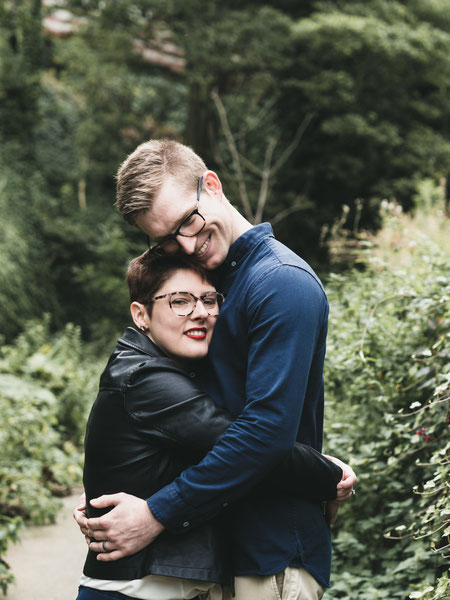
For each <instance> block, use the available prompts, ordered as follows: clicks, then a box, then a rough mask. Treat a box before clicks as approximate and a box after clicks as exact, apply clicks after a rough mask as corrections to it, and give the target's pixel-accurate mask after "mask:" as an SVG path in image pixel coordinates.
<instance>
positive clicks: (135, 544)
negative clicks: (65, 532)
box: [74, 492, 165, 562]
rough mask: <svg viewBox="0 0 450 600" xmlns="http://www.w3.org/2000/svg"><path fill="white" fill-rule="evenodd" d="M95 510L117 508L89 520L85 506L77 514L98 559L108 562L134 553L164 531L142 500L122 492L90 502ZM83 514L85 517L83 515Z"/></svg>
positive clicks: (77, 518)
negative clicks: (83, 509)
mask: <svg viewBox="0 0 450 600" xmlns="http://www.w3.org/2000/svg"><path fill="white" fill-rule="evenodd" d="M91 505H92V506H94V507H95V508H106V507H108V506H114V508H113V509H112V510H111V511H110V512H109V513H107V514H105V515H103V516H102V517H97V518H92V519H86V516H85V515H83V512H82V507H80V506H78V507H77V508H76V509H75V511H74V517H75V520H76V521H77V523H78V524H79V525H80V528H81V531H82V532H83V533H85V535H87V536H88V537H89V538H90V540H91V541H90V542H89V548H90V549H91V550H93V551H94V552H98V553H99V555H98V556H97V560H100V561H104V562H109V561H114V560H118V559H119V558H123V557H124V556H129V555H130V554H135V553H136V552H138V551H139V550H142V548H145V546H148V545H149V544H151V543H152V542H153V541H154V540H155V539H156V538H157V537H158V535H159V534H160V533H161V532H162V531H164V529H165V528H164V525H162V524H161V523H160V522H159V521H157V520H156V519H155V517H154V516H153V514H152V512H151V510H150V509H149V507H148V504H147V502H146V501H145V500H142V498H137V497H136V496H131V495H130V494H125V493H123V492H121V493H119V494H111V495H105V496H100V498H95V499H93V500H91ZM82 515H83V516H82Z"/></svg>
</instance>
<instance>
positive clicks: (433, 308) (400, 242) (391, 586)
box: [325, 203, 450, 600]
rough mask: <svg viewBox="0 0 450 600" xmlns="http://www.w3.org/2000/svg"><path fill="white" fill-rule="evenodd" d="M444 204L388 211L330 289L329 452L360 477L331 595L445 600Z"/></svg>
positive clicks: (340, 537)
mask: <svg viewBox="0 0 450 600" xmlns="http://www.w3.org/2000/svg"><path fill="white" fill-rule="evenodd" d="M442 206H443V205H441V207H439V206H434V207H433V209H429V210H428V211H425V210H424V209H423V208H422V209H421V210H418V213H417V214H416V216H415V217H407V216H405V215H403V214H402V213H401V211H400V210H399V209H398V207H396V206H395V205H393V204H388V203H385V204H384V209H385V214H384V221H385V225H384V228H383V230H382V231H381V232H380V234H379V235H378V236H377V237H376V238H374V239H373V238H369V237H368V236H364V237H362V236H361V239H360V243H361V245H362V246H363V247H365V249H363V250H361V251H360V253H359V256H358V260H357V264H356V265H355V267H354V268H353V269H351V270H350V271H349V272H347V273H345V274H343V275H332V276H331V277H330V279H329V282H328V286H327V289H328V295H329V299H330V304H331V314H330V333H329V338H328V351H327V366H326V382H327V413H326V414H327V423H326V426H325V430H326V433H327V450H328V451H329V452H330V453H332V454H333V453H334V454H335V455H337V456H343V457H344V458H346V459H348V460H349V461H350V462H351V464H352V465H353V466H354V468H355V471H356V472H357V474H358V484H357V493H356V496H355V498H354V499H353V500H352V502H351V503H350V504H349V505H348V506H345V507H344V508H343V509H342V511H341V514H340V516H339V518H338V523H337V526H336V528H335V533H334V551H335V558H334V572H335V573H336V575H335V576H334V580H333V587H332V589H331V591H330V592H329V596H330V598H358V600H375V599H378V598H383V599H384V598H387V597H389V598H407V597H408V595H409V594H411V596H410V597H412V598H414V597H419V596H418V595H416V596H415V595H414V594H421V595H422V594H424V595H423V596H420V597H424V598H425V597H427V598H428V597H429V598H432V597H433V598H441V597H442V598H444V597H448V596H442V595H441V594H442V589H445V585H446V584H445V581H447V582H448V580H447V579H446V575H445V570H446V568H447V567H446V562H445V552H446V547H447V548H448V542H449V534H450V528H449V527H448V524H449V516H448V515H449V514H450V506H449V494H448V491H449V485H448V480H449V467H448V463H449V460H448V459H449V450H450V448H449V439H448V438H449V436H448V432H449V422H450V421H449V393H448V389H449V380H450V361H449V354H450V352H449V344H448V337H449V326H450V310H449V297H450V277H449V255H450V251H449V248H448V245H446V244H445V242H444V243H442V244H438V243H436V241H438V240H439V239H442V240H445V239H447V240H448V239H449V237H448V234H449V233H450V232H449V231H448V229H449V227H448V219H446V218H445V215H444V212H443V210H442ZM427 222H428V225H430V226H431V224H432V226H433V230H436V231H437V234H436V235H433V240H432V239H430V238H429V237H428V236H426V235H425V234H424V233H423V231H424V229H427V227H426V226H425V225H427ZM446 236H447V237H446ZM413 491H415V492H416V496H414V494H413ZM439 548H440V549H441V550H440V551H439ZM447 558H448V556H447ZM439 578H440V579H439ZM443 586H444V587H443ZM441 588H442V589H441ZM424 589H425V590H426V589H428V591H429V592H426V593H424V592H423V590H424ZM420 590H421V591H420ZM439 590H440V591H439ZM431 592H432V593H431ZM428 593H430V594H431V595H426V594H428ZM433 594H437V595H433Z"/></svg>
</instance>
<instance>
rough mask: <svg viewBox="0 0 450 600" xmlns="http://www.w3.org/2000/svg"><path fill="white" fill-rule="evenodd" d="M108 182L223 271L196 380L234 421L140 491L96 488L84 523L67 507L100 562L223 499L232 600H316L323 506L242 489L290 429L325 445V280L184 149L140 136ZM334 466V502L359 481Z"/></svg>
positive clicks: (163, 247)
mask: <svg viewBox="0 0 450 600" xmlns="http://www.w3.org/2000/svg"><path fill="white" fill-rule="evenodd" d="M117 184H118V185H117V206H118V209H119V211H120V212H121V214H122V215H123V216H124V218H125V219H126V220H127V221H129V222H130V223H134V224H136V225H137V226H138V227H139V228H140V229H141V230H142V231H143V232H145V233H146V234H147V235H148V236H149V238H150V239H151V240H152V241H153V243H154V246H153V251H154V252H157V253H169V254H170V253H175V252H178V251H182V252H185V253H186V254H191V255H193V256H194V257H195V258H196V260H198V262H199V263H201V264H202V265H203V266H204V267H206V268H207V269H218V273H219V275H220V281H221V289H222V291H223V292H224V293H225V295H226V301H225V303H224V305H223V309H222V311H221V314H220V316H219V318H218V320H217V324H216V328H215V332H214V336H213V341H212V343H211V346H210V361H211V365H212V369H213V372H214V377H213V378H212V380H211V381H210V382H209V384H208V382H206V381H202V385H204V386H206V388H207V389H206V391H208V392H209V393H211V395H212V396H213V398H214V399H215V401H216V402H217V403H218V404H221V405H223V406H225V407H226V408H227V409H228V410H229V411H230V412H231V414H232V415H233V416H234V417H235V418H236V420H235V421H234V423H233V424H232V425H231V427H230V428H229V429H228V430H227V432H226V433H225V435H224V436H223V437H222V438H221V439H220V440H219V441H218V443H217V444H216V445H215V446H214V448H213V449H212V450H211V451H210V452H209V453H208V455H207V456H206V457H205V458H204V460H203V461H202V462H201V463H200V464H199V465H196V466H194V467H190V468H188V469H186V471H184V472H183V474H182V475H181V476H180V477H178V478H177V479H176V480H175V481H174V482H173V483H172V484H170V485H168V486H166V487H165V488H163V489H162V490H160V491H159V492H157V493H156V494H154V495H153V496H152V497H151V498H149V499H148V500H147V502H145V501H144V500H141V499H138V498H134V497H133V496H129V495H126V494H116V495H110V496H103V497H101V498H100V499H97V500H96V501H92V505H94V506H96V507H99V508H100V507H106V506H111V505H114V506H115V508H114V510H112V511H111V512H109V513H108V514H107V515H105V516H103V517H100V518H99V519H90V520H88V521H86V519H85V517H84V515H83V513H82V512H80V511H78V512H76V514H75V518H76V519H77V521H78V523H79V524H80V526H81V527H82V530H83V531H84V532H86V533H87V534H88V535H89V536H92V537H94V538H95V539H96V540H98V542H92V543H91V545H90V547H91V548H92V549H93V550H94V551H96V552H103V553H102V554H100V556H99V560H105V561H110V560H116V559H118V558H122V557H123V556H126V555H129V554H132V553H134V552H137V551H138V550H139V549H141V548H143V547H144V546H146V545H148V544H149V543H151V542H152V541H153V540H154V539H155V538H156V536H158V535H159V534H160V533H161V532H162V531H163V530H164V528H167V529H168V530H170V531H171V532H174V533H177V532H178V533H180V534H181V533H182V532H183V531H188V530H189V529H190V528H192V527H195V526H196V525H198V524H199V523H201V522H203V521H205V520H206V519H210V518H212V517H214V516H216V515H217V514H219V513H220V512H221V511H223V510H224V509H225V510H228V511H229V512H230V513H231V519H230V521H231V537H232V543H233V548H234V562H235V574H236V576H237V577H236V597H237V599H238V600H253V599H255V600H264V599H265V598H279V597H280V595H281V597H283V598H288V597H289V598H292V599H295V598H300V597H301V598H304V599H308V600H309V599H319V598H321V597H322V594H323V590H324V587H326V586H327V585H328V584H329V573H330V560H331V543H330V532H329V524H328V522H327V519H326V517H325V516H324V514H323V511H322V506H321V505H320V503H314V502H310V501H306V500H300V499H297V498H293V497H291V496H287V495H281V494H280V495H277V494H276V493H274V494H273V495H271V496H269V497H267V496H261V494H258V493H257V488H255V492H254V493H252V492H251V490H252V488H254V487H255V485H256V484H257V483H258V482H259V481H260V480H261V479H262V478H263V476H264V475H265V474H266V473H267V472H268V471H269V470H270V469H271V468H272V467H274V466H275V465H276V463H277V462H278V461H279V460H280V458H281V457H282V456H284V455H285V454H286V453H287V452H288V451H289V450H290V449H291V447H292V445H293V443H294V441H295V439H297V440H298V441H301V442H303V443H306V444H308V445H310V446H312V447H314V448H316V449H317V450H320V449H321V445H322V427H323V400H324V388H323V361H324V356H325V340H326V332H327V317H328V303H327V300H326V296H325V293H324V290H323V288H322V285H321V283H320V281H319V279H318V278H317V276H316V275H315V273H314V272H313V271H312V269H311V268H310V267H309V266H308V265H307V264H306V263H305V262H304V261H303V260H302V259H301V258H299V257H298V256H296V255H295V254H294V253H293V252H291V251H290V250H289V249H288V248H286V247H285V246H283V245H282V244H280V243H279V242H277V241H276V240H275V239H274V237H273V233H272V229H271V227H270V225H268V224H262V225H258V226H256V227H253V226H252V225H251V224H250V223H249V222H248V221H247V220H246V219H245V218H244V217H243V216H242V215H241V214H240V213H239V212H238V211H237V210H236V209H235V208H234V207H233V206H232V205H231V204H230V202H229V201H228V200H227V198H226V197H225V195H224V193H223V191H222V186H221V182H220V179H219V178H218V176H217V175H216V174H215V173H214V172H212V171H210V170H208V169H207V168H206V165H205V164H204V162H203V161H202V160H201V159H200V158H199V157H198V156H197V155H196V154H195V153H194V152H193V151H192V150H191V149H189V148H187V147H186V146H183V145H181V144H178V143H176V142H173V141H167V140H153V141H150V142H147V143H146V144H142V145H141V146H139V147H138V148H137V149H136V150H135V152H133V153H132V154H131V155H130V156H129V157H128V158H127V159H126V161H125V162H124V163H123V165H122V166H121V168H120V169H119V172H118V179H117ZM196 191H197V195H196ZM341 466H342V465H341ZM343 467H344V479H343V481H342V482H341V484H340V486H341V489H340V492H339V496H338V498H339V499H341V500H343V499H346V498H347V497H348V496H349V494H350V493H351V491H352V486H353V483H354V482H355V481H356V477H355V475H354V473H353V472H352V471H351V469H349V468H348V467H346V466H345V465H343ZM307 484H308V482H305V485H307ZM244 495H245V498H243V496H244ZM242 498H243V499H242ZM227 507H228V508H227ZM104 542H105V543H106V544H107V550H108V552H107V553H105V552H104V550H105V543H104Z"/></svg>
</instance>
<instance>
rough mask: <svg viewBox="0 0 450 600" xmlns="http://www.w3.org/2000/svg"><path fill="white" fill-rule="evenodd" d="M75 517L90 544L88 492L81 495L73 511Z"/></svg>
mask: <svg viewBox="0 0 450 600" xmlns="http://www.w3.org/2000/svg"><path fill="white" fill-rule="evenodd" d="M73 518H74V519H75V521H76V522H77V524H78V526H79V527H80V529H81V533H82V534H83V535H84V537H85V538H86V542H87V543H88V544H89V541H90V540H89V537H88V529H87V520H88V519H87V515H86V494H85V493H84V492H83V493H82V494H81V496H80V502H79V503H78V506H77V507H76V508H75V510H74V511H73Z"/></svg>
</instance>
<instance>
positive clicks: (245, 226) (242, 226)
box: [230, 205, 253, 242]
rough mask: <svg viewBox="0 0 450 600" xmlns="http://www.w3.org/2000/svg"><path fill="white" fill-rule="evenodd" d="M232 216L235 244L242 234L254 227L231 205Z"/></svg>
mask: <svg viewBox="0 0 450 600" xmlns="http://www.w3.org/2000/svg"><path fill="white" fill-rule="evenodd" d="M230 210H231V211H232V212H231V216H232V230H233V240H232V241H233V242H235V241H236V240H237V239H238V238H239V237H241V235H242V234H244V233H245V232H246V231H248V230H249V229H251V228H252V227H253V225H252V224H251V223H250V221H247V219H246V218H245V217H243V216H242V215H241V213H240V212H239V211H238V210H236V209H235V208H234V206H231V205H230Z"/></svg>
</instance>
